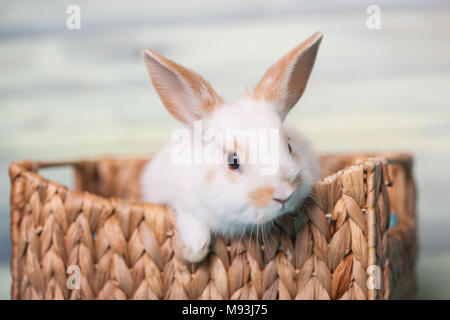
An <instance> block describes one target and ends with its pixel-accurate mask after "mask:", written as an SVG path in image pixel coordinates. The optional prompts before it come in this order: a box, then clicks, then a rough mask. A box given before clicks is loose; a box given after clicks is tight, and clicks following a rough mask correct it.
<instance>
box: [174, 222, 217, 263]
mask: <svg viewBox="0 0 450 320" xmlns="http://www.w3.org/2000/svg"><path fill="white" fill-rule="evenodd" d="M178 229H179V232H180V237H181V253H182V255H183V258H184V259H186V260H187V261H189V262H200V261H202V260H203V258H205V256H206V255H207V254H208V250H209V242H210V231H209V229H208V227H207V226H206V225H205V224H203V223H202V222H201V221H200V220H199V219H197V218H196V217H193V216H190V215H186V214H179V215H178Z"/></svg>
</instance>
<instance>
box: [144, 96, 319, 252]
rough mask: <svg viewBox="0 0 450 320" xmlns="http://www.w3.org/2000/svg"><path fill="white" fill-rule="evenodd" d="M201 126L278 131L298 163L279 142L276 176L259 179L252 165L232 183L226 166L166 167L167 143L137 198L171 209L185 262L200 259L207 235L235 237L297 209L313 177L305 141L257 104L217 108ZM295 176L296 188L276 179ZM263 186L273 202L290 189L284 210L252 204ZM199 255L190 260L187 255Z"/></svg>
mask: <svg viewBox="0 0 450 320" xmlns="http://www.w3.org/2000/svg"><path fill="white" fill-rule="evenodd" d="M203 126H204V127H205V126H206V127H207V128H214V129H216V130H219V131H223V130H226V129H229V128H240V129H252V128H262V129H271V128H274V129H281V128H282V129H283V130H284V131H285V132H286V134H287V136H288V137H289V141H290V144H291V147H292V150H293V153H296V154H297V155H299V160H296V159H295V158H294V157H293V156H292V155H291V154H289V151H288V147H287V145H284V144H283V145H281V148H280V170H279V173H278V174H275V175H261V174H260V171H259V169H260V166H259V165H258V164H255V165H252V164H249V165H247V166H246V165H241V167H243V168H242V172H241V173H232V174H238V175H240V176H238V177H237V178H238V182H237V183H232V182H231V181H230V179H229V178H228V177H227V172H226V171H227V170H230V169H229V168H227V165H226V164H172V163H171V162H172V160H171V154H172V150H173V148H174V146H176V143H174V142H168V143H167V144H166V146H165V147H163V148H162V149H161V150H160V151H159V152H158V153H157V154H156V155H155V156H154V157H153V159H152V161H150V162H149V163H148V164H147V165H146V167H145V168H144V171H143V173H142V197H143V200H144V201H147V202H151V203H160V204H169V205H171V206H172V207H173V208H174V211H175V212H176V215H177V225H178V230H179V232H180V236H181V240H182V242H183V243H184V245H185V247H187V249H186V250H187V251H188V252H189V253H186V254H185V257H186V258H188V259H189V260H191V261H193V260H194V261H195V260H198V259H201V258H202V255H203V253H204V250H205V247H206V246H208V243H209V237H210V233H211V232H217V233H221V234H224V235H226V236H236V235H240V234H241V233H242V232H243V228H247V229H248V228H250V229H251V228H252V226H254V225H258V224H263V223H266V222H269V221H271V220H273V219H274V218H276V217H278V216H280V215H281V214H284V213H286V212H288V211H291V210H293V209H294V208H295V207H296V206H299V205H301V203H302V201H303V200H304V198H305V197H306V196H307V194H308V193H309V192H310V190H311V187H312V185H313V183H314V182H315V181H316V180H317V179H318V178H319V168H318V162H317V159H316V156H315V154H314V152H313V151H312V149H311V147H310V145H309V143H308V142H307V141H306V140H305V139H304V138H303V137H302V136H301V135H300V134H299V133H298V132H296V131H295V130H294V129H293V128H291V127H289V126H287V125H285V124H283V123H282V122H281V120H280V118H279V117H278V115H277V114H276V113H275V111H274V108H273V106H271V105H269V104H267V103H265V102H263V101H253V100H251V99H245V100H242V101H240V102H238V103H235V104H225V105H222V106H221V107H219V108H218V109H217V110H216V111H214V112H213V113H212V114H211V116H210V117H209V118H207V119H204V121H203ZM190 130H191V129H190ZM210 169H214V172H215V175H214V177H213V179H212V182H211V184H210V185H206V181H205V174H206V173H207V172H208V170H210ZM299 172H300V174H301V177H302V183H301V186H300V188H298V189H297V190H293V189H292V188H290V187H289V186H287V185H286V184H285V183H284V182H283V181H282V177H284V178H288V179H291V180H293V179H294V178H295V176H297V175H298V174H299ZM265 185H271V186H273V187H274V188H275V195H274V197H277V198H286V197H287V196H289V195H290V194H291V193H292V192H294V191H295V195H294V196H292V197H291V200H290V201H289V202H288V203H286V208H285V210H281V204H279V203H277V202H276V201H273V203H271V204H270V206H269V207H267V208H255V207H254V206H252V204H251V202H250V200H249V196H248V195H249V193H250V192H251V191H252V190H254V189H257V188H259V187H262V186H265ZM189 249H190V250H189ZM202 251H203V253H202V254H200V257H198V259H195V254H192V252H202ZM185 252H186V251H185Z"/></svg>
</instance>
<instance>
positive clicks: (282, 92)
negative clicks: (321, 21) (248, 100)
mask: <svg viewBox="0 0 450 320" xmlns="http://www.w3.org/2000/svg"><path fill="white" fill-rule="evenodd" d="M322 36H323V34H322V33H321V32H316V33H314V34H313V35H312V36H311V37H310V38H309V39H307V40H306V41H304V42H303V43H302V44H300V45H299V46H297V47H296V48H294V49H293V50H292V51H291V52H289V53H288V54H286V55H285V56H284V57H282V58H281V59H280V60H278V62H277V63H275V64H274V65H272V66H271V67H270V68H269V69H268V70H267V71H266V73H265V74H264V76H263V77H262V79H261V80H260V81H259V83H258V85H257V86H256V88H255V90H254V91H253V98H255V99H257V100H259V99H264V100H266V101H268V102H272V103H274V105H275V107H276V108H277V112H278V114H279V115H280V117H281V119H282V120H284V118H285V117H286V115H287V114H288V112H289V110H291V109H292V107H293V106H294V105H295V104H296V103H297V101H298V100H299V99H300V97H301V96H302V94H303V91H304V90H305V87H306V83H307V82H308V78H309V75H310V73H311V70H312V68H313V65H314V61H315V59H316V55H317V50H318V48H319V44H320V41H321V40H322Z"/></svg>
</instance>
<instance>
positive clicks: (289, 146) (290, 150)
mask: <svg viewBox="0 0 450 320" xmlns="http://www.w3.org/2000/svg"><path fill="white" fill-rule="evenodd" d="M288 149H289V153H292V147H291V144H290V143H289V142H288Z"/></svg>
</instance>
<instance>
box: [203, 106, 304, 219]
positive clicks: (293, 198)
mask: <svg viewBox="0 0 450 320" xmlns="http://www.w3.org/2000/svg"><path fill="white" fill-rule="evenodd" d="M202 127H203V128H204V134H205V135H204V136H205V137H209V138H204V139H203V146H204V148H203V150H208V152H210V155H209V156H210V157H209V158H208V159H212V158H213V160H214V161H210V163H209V164H205V165H204V166H202V167H201V168H200V167H199V171H198V173H196V175H198V176H197V177H195V178H194V180H196V181H199V183H198V189H199V190H202V193H203V195H202V201H204V202H205V204H206V205H207V206H209V207H210V208H211V212H212V214H216V215H218V216H220V219H223V221H227V223H228V224H230V223H232V224H237V225H249V226H251V225H254V224H263V223H266V222H269V221H272V220H273V219H274V218H276V217H277V216H279V215H281V214H283V213H285V212H288V211H292V210H293V209H294V208H295V207H296V205H298V203H299V202H300V201H302V200H303V199H304V197H305V196H306V194H307V192H308V191H309V189H310V183H309V180H310V179H309V177H303V174H302V165H301V161H300V158H301V155H300V154H299V152H300V151H301V150H299V148H298V146H297V145H296V141H295V140H293V139H291V138H290V137H289V135H288V133H287V132H286V130H285V128H284V126H283V123H282V121H281V120H280V117H279V115H278V114H277V112H276V111H275V109H274V107H273V106H272V105H270V104H269V103H267V102H265V101H256V100H254V99H251V98H248V99H245V100H242V101H240V102H238V103H234V104H226V103H225V104H223V105H221V106H220V107H218V108H217V109H216V110H215V111H214V112H213V113H212V114H211V116H210V117H207V118H205V119H204V121H203V125H202ZM305 178H306V181H305ZM308 183H309V184H308ZM302 185H303V187H302Z"/></svg>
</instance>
